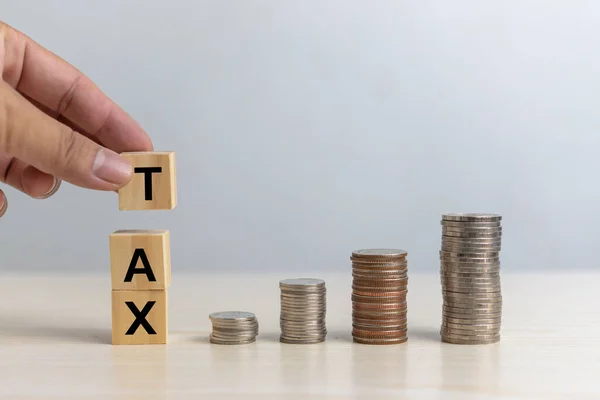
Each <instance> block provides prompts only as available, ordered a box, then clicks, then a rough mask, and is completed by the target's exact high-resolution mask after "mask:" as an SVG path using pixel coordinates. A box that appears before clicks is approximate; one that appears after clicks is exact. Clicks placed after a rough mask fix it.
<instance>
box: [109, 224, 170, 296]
mask: <svg viewBox="0 0 600 400" xmlns="http://www.w3.org/2000/svg"><path fill="white" fill-rule="evenodd" d="M109 245H110V246H109V247H110V272H111V283H112V288H113V289H114V290H151V289H152V290H157V289H166V288H167V287H168V286H169V284H170V283H171V250H170V247H171V243H170V235H169V231H168V230H164V229H163V230H159V229H124V230H118V231H115V232H113V233H112V234H111V235H110V239H109Z"/></svg>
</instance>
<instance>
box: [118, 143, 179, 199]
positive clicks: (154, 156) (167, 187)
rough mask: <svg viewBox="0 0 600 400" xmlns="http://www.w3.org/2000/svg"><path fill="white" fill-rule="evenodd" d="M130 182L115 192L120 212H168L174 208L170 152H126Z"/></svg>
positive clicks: (172, 167)
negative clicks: (130, 176)
mask: <svg viewBox="0 0 600 400" xmlns="http://www.w3.org/2000/svg"><path fill="white" fill-rule="evenodd" d="M121 156H122V157H125V158H127V159H128V160H130V161H131V163H132V165H133V177H132V178H131V181H129V183H128V184H127V185H125V186H124V187H122V188H121V189H119V209H120V210H172V209H174V208H175V206H176V205H177V183H176V179H175V153H174V152H152V151H149V152H126V153H122V154H121Z"/></svg>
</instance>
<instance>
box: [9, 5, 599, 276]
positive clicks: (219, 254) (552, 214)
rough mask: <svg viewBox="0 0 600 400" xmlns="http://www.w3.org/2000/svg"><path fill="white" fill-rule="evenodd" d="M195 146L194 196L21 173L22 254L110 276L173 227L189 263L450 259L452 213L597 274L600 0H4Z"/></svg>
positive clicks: (512, 248) (154, 123) (175, 144)
mask: <svg viewBox="0 0 600 400" xmlns="http://www.w3.org/2000/svg"><path fill="white" fill-rule="evenodd" d="M0 19H1V20H3V21H4V22H6V23H8V24H11V25H13V26H14V27H15V28H17V29H20V30H22V31H23V32H25V33H27V34H28V35H30V36H31V37H33V38H34V39H35V40H37V41H38V42H39V43H41V44H42V45H44V46H46V47H47V48H49V49H51V50H52V51H54V52H56V53H57V54H59V55H60V56H62V57H63V58H65V59H67V60H68V61H70V62H71V63H72V64H74V65H76V66H77V67H78V68H80V69H81V70H82V71H83V72H85V73H86V74H88V75H89V76H90V77H91V78H93V79H94V80H95V81H96V82H97V83H98V84H99V85H100V86H101V87H102V88H103V89H104V90H105V92H107V93H108V94H109V95H110V96H111V97H112V98H113V99H114V100H116V101H117V102H118V103H119V104H120V105H122V106H123V107H124V108H125V109H126V110H127V111H128V112H129V113H130V114H132V115H133V116H134V117H136V119H137V120H138V121H139V122H140V123H141V124H142V125H143V126H144V127H145V128H146V129H147V130H148V132H149V133H150V135H151V136H152V138H153V140H154V143H155V147H156V149H157V150H173V151H175V152H176V154H177V168H178V175H177V179H178V183H179V188H178V191H179V205H178V207H177V208H176V209H175V210H174V211H155V212H122V211H118V208H117V201H116V195H115V194H113V193H98V192H90V191H85V190H83V189H79V188H76V187H73V186H70V185H63V187H62V189H61V191H60V192H59V193H58V194H57V195H55V196H54V197H53V198H52V199H49V200H43V201H40V200H32V199H29V198H27V197H25V196H24V195H22V194H20V193H18V192H16V191H15V190H12V189H10V188H7V189H6V193H7V195H8V197H9V204H10V206H9V211H8V213H7V214H6V215H5V216H4V217H3V218H2V219H0V268H3V269H8V270H15V271H16V270H40V269H43V270H46V271H49V270H53V269H73V270H75V269H78V270H85V271H87V270H90V271H92V270H93V271H107V273H109V272H108V271H109V255H108V235H109V234H110V233H111V232H112V231H114V230H117V229H123V228H168V229H170V230H171V235H172V244H171V248H172V260H173V273H174V274H176V273H177V271H181V270H193V271H212V270H234V269H235V270H256V271H257V272H258V271H261V270H282V271H287V272H286V273H293V274H295V275H302V272H303V271H305V270H318V269H323V270H333V269H338V270H344V269H346V270H348V271H349V268H350V266H349V258H348V257H349V255H350V252H351V251H352V250H354V249H356V248H364V247H390V246H393V247H400V248H404V249H406V250H408V252H409V262H410V264H409V268H410V269H411V270H413V271H416V270H423V271H425V270H430V271H435V270H437V269H438V251H439V246H440V235H441V228H440V225H439V219H440V214H441V213H443V212H446V211H453V212H469V211H481V212H496V213H501V214H502V215H503V216H504V237H503V245H504V249H503V252H502V261H503V268H505V269H506V270H508V269H512V270H523V269H543V268H547V269H579V268H596V267H597V261H596V260H597V255H598V251H599V250H600V246H599V244H600V241H599V239H598V237H599V236H600V233H599V229H598V227H599V226H600V213H599V212H598V208H599V200H600V187H599V185H598V184H597V179H598V172H599V171H600V169H599V167H600V160H599V157H598V152H599V150H600V134H599V131H600V55H599V54H600V53H599V51H598V49H599V48H600V47H599V45H600V40H599V38H600V2H597V1H591V0H590V1H577V0H573V1H559V0H548V1H541V0H539V1H531V0H508V1H500V2H482V1H476V0H473V1H466V0H455V1H452V2H449V1H444V0H439V1H427V0H418V1H400V0H395V1H392V0H389V1H384V0H375V1H365V0H363V1H360V0H344V1H342V0H340V1H322V0H319V1H316V0H301V1H295V0H294V1H292V0H286V1H278V0H261V1H258V0H249V1H241V0H239V1H222V0H211V1H209V0H194V1H191V0H189V1H186V0H170V1H168V2H164V1H158V0H86V1H81V0H59V1H51V2H50V1H44V0H18V1H15V0H0Z"/></svg>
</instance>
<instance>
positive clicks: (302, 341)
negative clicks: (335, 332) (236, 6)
mask: <svg viewBox="0 0 600 400" xmlns="http://www.w3.org/2000/svg"><path fill="white" fill-rule="evenodd" d="M279 340H280V342H281V343H285V344H316V343H321V342H324V341H325V338H324V337H323V338H316V339H288V338H286V337H284V336H282V337H280V338H279Z"/></svg>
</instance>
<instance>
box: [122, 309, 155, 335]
mask: <svg viewBox="0 0 600 400" xmlns="http://www.w3.org/2000/svg"><path fill="white" fill-rule="evenodd" d="M155 303H156V302H155V301H149V302H147V303H146V305H145V306H144V308H143V309H142V311H140V310H139V309H138V308H137V306H136V305H135V304H134V302H133V301H126V302H125V304H127V307H129V309H130V310H131V312H132V313H133V315H135V321H133V324H131V326H130V327H129V329H128V330H127V332H125V334H126V335H133V334H134V333H135V331H137V328H138V327H139V326H143V327H144V329H145V330H146V332H148V334H149V335H156V331H155V330H154V328H152V326H151V325H150V323H149V322H148V321H147V320H146V316H147V315H148V313H149V312H150V310H151V309H152V307H154V304H155Z"/></svg>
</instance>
